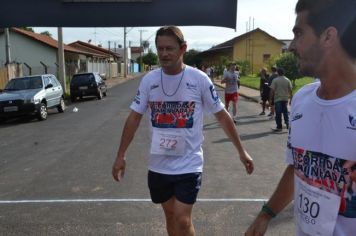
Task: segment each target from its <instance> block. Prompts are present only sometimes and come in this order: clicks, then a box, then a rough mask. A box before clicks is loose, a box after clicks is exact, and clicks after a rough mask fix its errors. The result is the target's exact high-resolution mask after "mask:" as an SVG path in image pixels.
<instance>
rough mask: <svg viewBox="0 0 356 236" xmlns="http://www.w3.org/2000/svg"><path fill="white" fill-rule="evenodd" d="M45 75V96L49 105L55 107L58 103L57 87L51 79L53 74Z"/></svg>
mask: <svg viewBox="0 0 356 236" xmlns="http://www.w3.org/2000/svg"><path fill="white" fill-rule="evenodd" d="M43 77H44V86H45V94H46V95H45V97H46V100H47V107H53V106H54V105H56V103H55V102H56V88H55V87H54V86H55V85H54V84H53V82H52V80H51V76H49V75H45V76H43Z"/></svg>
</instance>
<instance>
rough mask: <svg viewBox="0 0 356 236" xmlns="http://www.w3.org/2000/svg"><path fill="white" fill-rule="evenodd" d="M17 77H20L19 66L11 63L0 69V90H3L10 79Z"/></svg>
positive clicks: (20, 69) (20, 70)
mask: <svg viewBox="0 0 356 236" xmlns="http://www.w3.org/2000/svg"><path fill="white" fill-rule="evenodd" d="M19 76H22V67H21V64H17V63H13V64H8V65H7V66H6V67H2V68H0V89H4V88H5V85H6V84H7V82H8V81H9V80H10V79H12V78H15V77H19Z"/></svg>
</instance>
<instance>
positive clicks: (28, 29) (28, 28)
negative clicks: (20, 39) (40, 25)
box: [19, 27, 35, 33]
mask: <svg viewBox="0 0 356 236" xmlns="http://www.w3.org/2000/svg"><path fill="white" fill-rule="evenodd" d="M19 28H20V29H23V30H26V31H30V32H33V33H34V32H35V31H34V30H33V29H32V28H31V27H19Z"/></svg>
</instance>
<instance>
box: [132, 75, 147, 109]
mask: <svg viewBox="0 0 356 236" xmlns="http://www.w3.org/2000/svg"><path fill="white" fill-rule="evenodd" d="M148 81H149V80H148V79H147V77H144V78H143V79H142V80H141V83H140V86H139V88H138V90H137V93H136V96H135V98H134V100H133V101H132V103H131V106H130V108H131V109H132V110H134V111H136V112H137V113H140V114H144V113H145V112H146V110H147V108H148V95H149V94H148V89H147V88H148V86H149V85H148Z"/></svg>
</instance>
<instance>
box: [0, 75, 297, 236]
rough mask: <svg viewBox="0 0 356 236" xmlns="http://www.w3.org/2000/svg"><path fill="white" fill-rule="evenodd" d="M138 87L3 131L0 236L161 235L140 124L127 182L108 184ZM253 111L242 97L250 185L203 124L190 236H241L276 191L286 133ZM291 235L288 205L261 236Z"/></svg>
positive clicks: (231, 152)
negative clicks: (198, 189)
mask: <svg viewBox="0 0 356 236" xmlns="http://www.w3.org/2000/svg"><path fill="white" fill-rule="evenodd" d="M138 83H139V79H130V80H129V81H127V82H125V83H121V84H119V85H116V86H115V85H112V86H110V87H111V88H110V89H109V91H108V96H107V97H106V98H104V99H103V100H96V99H85V101H81V102H76V103H74V104H70V105H69V106H68V107H67V110H66V111H65V113H63V114H58V113H57V111H55V110H53V111H51V112H50V114H49V117H48V120H46V121H44V122H38V121H37V120H32V121H28V120H23V119H20V120H15V121H10V122H7V123H6V124H4V125H0V137H1V138H0V235H16V236H18V235H73V236H74V235H120V236H121V235H128V236H131V235H135V236H136V235H139V236H141V235H155V236H156V235H166V230H165V224H164V220H163V219H164V218H163V217H164V216H163V212H162V210H161V209H160V206H158V205H154V204H152V203H151V202H150V200H149V193H148V188H147V183H146V174H147V170H146V159H145V153H147V150H148V147H149V143H148V139H149V130H148V128H147V124H148V123H147V119H145V120H143V123H144V124H143V125H141V126H140V128H139V130H138V133H137V134H136V137H135V140H134V142H133V143H132V145H131V147H130V149H129V151H128V154H127V156H128V161H127V170H126V174H125V179H124V181H123V182H122V183H119V184H118V183H116V182H114V181H113V179H112V177H111V165H112V162H113V160H114V157H115V153H116V150H117V144H118V141H119V139H120V134H121V130H122V128H123V125H124V121H125V119H126V117H127V115H128V112H129V104H130V103H131V101H132V99H133V97H134V96H135V94H136V88H137V87H138ZM218 91H219V93H221V95H222V90H221V89H220V88H218ZM74 107H76V108H78V112H73V108H74ZM260 111H261V108H260V105H259V104H258V103H256V102H253V101H251V100H248V99H246V98H243V97H240V98H239V104H238V124H237V127H238V130H239V133H240V135H241V139H242V142H243V145H244V146H245V147H246V149H247V150H248V152H249V153H250V154H251V156H252V157H253V158H254V160H255V172H254V173H253V174H252V175H251V176H247V175H246V174H245V171H244V168H243V166H242V165H241V163H240V161H239V159H238V156H237V155H236V151H235V149H234V148H233V145H232V144H231V142H230V141H229V140H228V139H227V138H226V136H225V135H224V133H223V131H222V129H221V128H220V127H219V125H218V124H217V122H216V121H215V119H214V118H213V117H207V119H206V121H205V126H204V134H205V143H204V155H205V169H204V174H203V185H202V189H201V192H200V194H199V201H198V203H197V204H196V205H195V208H194V212H193V215H194V224H195V227H196V231H197V235H200V236H210V235H212V236H213V235H221V236H225V235H243V232H244V231H245V230H246V228H247V227H248V225H249V224H250V223H251V222H252V220H253V219H254V217H255V216H256V214H257V213H258V212H259V210H260V208H261V206H262V204H263V200H265V199H267V198H268V197H269V196H270V195H271V193H272V192H273V190H274V188H275V186H276V184H277V182H278V180H279V178H280V176H281V174H282V171H283V170H284V168H285V163H284V149H285V145H286V138H287V132H286V131H285V132H282V133H278V134H276V133H272V132H271V127H273V126H274V125H275V124H274V121H271V120H268V118H267V116H263V117H262V116H258V113H259V112H260ZM293 229H294V226H293V222H292V206H289V208H288V209H287V211H285V212H283V213H282V214H280V215H279V216H277V218H276V219H274V220H273V221H272V223H271V225H270V227H269V230H268V233H267V234H266V235H273V236H275V235H293Z"/></svg>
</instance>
